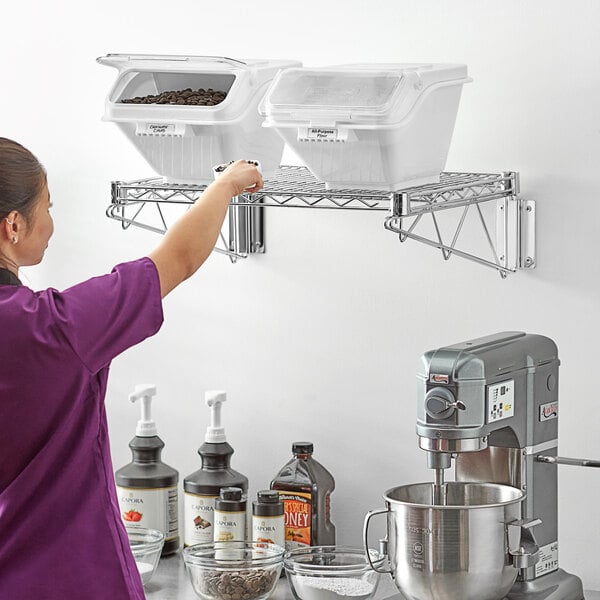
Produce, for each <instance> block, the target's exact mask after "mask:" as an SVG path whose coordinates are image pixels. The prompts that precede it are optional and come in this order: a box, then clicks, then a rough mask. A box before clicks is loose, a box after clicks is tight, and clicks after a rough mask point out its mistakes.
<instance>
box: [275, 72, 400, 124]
mask: <svg viewBox="0 0 600 600" xmlns="http://www.w3.org/2000/svg"><path fill="white" fill-rule="evenodd" d="M402 80H403V74H402V72H401V71H395V72H383V71H380V72H372V71H371V72H370V71H366V70H361V69H355V70H347V69H345V70H343V71H341V70H319V71H316V70H315V71H308V70H301V69H287V70H285V71H282V72H281V73H280V74H279V76H278V77H277V78H276V80H275V81H274V82H273V85H272V87H271V89H270V92H269V94H268V98H267V101H266V106H267V107H268V109H269V112H277V113H279V112H285V113H289V112H294V113H298V112H302V111H306V112H314V111H317V112H321V111H327V112H333V113H337V112H344V113H347V112H352V113H358V114H363V115H365V116H367V115H369V116H376V115H383V114H386V113H387V112H389V110H390V107H391V106H392V104H393V103H394V100H395V98H396V96H397V94H398V92H399V90H400V88H401V84H402Z"/></svg>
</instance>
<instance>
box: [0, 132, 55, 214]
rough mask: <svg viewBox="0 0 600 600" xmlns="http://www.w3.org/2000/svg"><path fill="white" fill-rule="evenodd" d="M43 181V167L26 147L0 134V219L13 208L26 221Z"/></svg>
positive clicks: (44, 175) (44, 172) (44, 178)
mask: <svg viewBox="0 0 600 600" xmlns="http://www.w3.org/2000/svg"><path fill="white" fill-rule="evenodd" d="M45 181H46V170H45V169H44V167H43V166H42V164H41V163H40V161H39V160H38V159H37V158H36V157H35V156H34V155H33V154H32V153H31V152H29V150H27V148H25V147H23V146H21V144H18V143H17V142H14V141H13V140H9V139H7V138H3V137H0V219H3V218H5V217H6V216H7V215H8V214H9V213H10V212H12V211H13V210H16V211H18V212H19V213H21V215H23V218H24V219H25V220H26V221H29V220H30V218H31V213H32V212H33V209H34V208H35V199H36V197H37V195H38V194H39V192H40V190H41V189H42V187H43V185H44V182H45Z"/></svg>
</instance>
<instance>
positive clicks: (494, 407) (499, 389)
mask: <svg viewBox="0 0 600 600" xmlns="http://www.w3.org/2000/svg"><path fill="white" fill-rule="evenodd" d="M514 414H515V382H514V379H509V380H507V381H501V382H500V383H495V384H494V385H490V386H488V388H487V422H488V423H495V422H496V421H500V420H502V419H508V418H509V417H512V416H514Z"/></svg>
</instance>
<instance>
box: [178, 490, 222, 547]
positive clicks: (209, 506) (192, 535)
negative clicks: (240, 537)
mask: <svg viewBox="0 0 600 600" xmlns="http://www.w3.org/2000/svg"><path fill="white" fill-rule="evenodd" d="M183 496H184V513H183V514H184V533H183V543H184V544H185V545H186V546H192V545H193V544H201V543H203V542H212V541H213V538H214V530H215V527H214V520H215V518H214V512H215V500H216V499H217V498H218V496H198V495H196V494H190V493H188V492H184V494H183Z"/></svg>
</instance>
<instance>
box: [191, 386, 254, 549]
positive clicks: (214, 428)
mask: <svg viewBox="0 0 600 600" xmlns="http://www.w3.org/2000/svg"><path fill="white" fill-rule="evenodd" d="M226 400H227V394H226V393H225V392H222V391H207V392H206V394H205V401H206V405H207V406H208V407H209V409H210V425H209V426H208V428H207V430H206V435H205V438H204V444H202V446H200V448H199V449H198V454H199V455H200V458H201V459H202V466H201V468H200V469H199V470H198V471H196V472H194V473H192V474H191V475H189V476H188V477H186V478H185V479H184V481H183V491H184V494H183V495H184V536H183V542H184V545H185V546H191V545H193V544H199V543H202V542H212V541H213V537H214V532H215V519H214V511H215V500H216V499H217V498H218V497H219V495H220V492H221V489H222V488H228V487H235V488H240V489H241V490H242V493H243V495H244V498H245V496H246V493H247V490H248V479H247V477H245V476H244V475H242V474H241V473H238V472H237V471H234V470H233V469H232V468H231V467H230V466H229V465H230V462H231V455H232V454H233V452H234V450H233V448H232V447H231V446H230V445H229V444H228V443H227V439H226V436H225V429H224V428H223V427H222V425H221V407H222V404H223V402H225V401H226Z"/></svg>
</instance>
